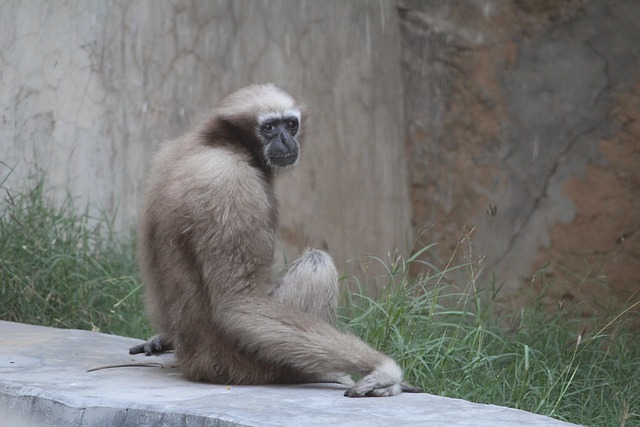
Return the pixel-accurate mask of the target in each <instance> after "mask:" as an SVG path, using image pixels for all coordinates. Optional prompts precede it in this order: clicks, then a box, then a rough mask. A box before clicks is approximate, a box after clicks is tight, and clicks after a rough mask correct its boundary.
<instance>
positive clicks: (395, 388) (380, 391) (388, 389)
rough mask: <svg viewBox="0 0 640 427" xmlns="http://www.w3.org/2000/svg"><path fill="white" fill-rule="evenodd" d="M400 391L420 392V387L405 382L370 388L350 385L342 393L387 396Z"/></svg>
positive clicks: (347, 395) (347, 394)
mask: <svg viewBox="0 0 640 427" xmlns="http://www.w3.org/2000/svg"><path fill="white" fill-rule="evenodd" d="M400 393H422V389H421V388H420V387H414V386H412V385H410V384H407V383H402V384H392V385H390V386H382V387H379V388H373V389H371V388H370V389H368V390H365V389H362V388H359V387H352V388H350V389H349V390H347V391H345V392H344V395H345V397H387V396H396V395H398V394H400Z"/></svg>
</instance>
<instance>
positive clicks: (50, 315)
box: [0, 174, 150, 337]
mask: <svg viewBox="0 0 640 427" xmlns="http://www.w3.org/2000/svg"><path fill="white" fill-rule="evenodd" d="M44 182H45V181H44V177H43V175H42V174H39V175H37V176H34V177H32V178H31V179H30V185H29V187H28V188H27V189H25V190H22V191H11V190H9V189H7V188H4V187H0V190H1V191H2V193H4V194H3V196H4V200H3V201H2V202H0V301H1V303H0V319H2V320H8V321H14V322H22V323H31V324H38V325H44V326H55V327H60V328H76V329H88V330H94V331H102V332H106V333H113V334H118V335H125V336H136V337H145V336H148V334H149V333H150V327H149V325H148V323H147V321H146V319H145V317H144V309H143V303H142V299H141V292H140V288H141V285H140V280H139V278H138V275H137V272H136V266H135V257H134V252H135V251H134V245H133V243H132V240H129V241H126V242H122V241H119V240H117V239H116V238H115V237H114V236H113V234H112V233H111V232H110V227H109V224H108V223H107V222H106V221H104V220H100V219H96V218H92V217H91V216H90V215H89V214H88V212H87V211H86V210H84V211H78V209H76V208H75V206H74V205H73V201H72V199H71V198H69V197H67V199H66V200H64V201H63V203H61V204H60V206H56V205H55V204H54V203H53V202H51V201H50V200H48V199H47V197H45V187H44Z"/></svg>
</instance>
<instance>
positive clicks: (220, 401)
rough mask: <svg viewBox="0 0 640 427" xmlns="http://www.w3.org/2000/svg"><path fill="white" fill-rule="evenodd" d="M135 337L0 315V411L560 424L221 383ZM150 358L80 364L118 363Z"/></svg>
mask: <svg viewBox="0 0 640 427" xmlns="http://www.w3.org/2000/svg"><path fill="white" fill-rule="evenodd" d="M139 342H140V340H136V339H132V338H124V337H118V336H113V335H106V334H101V333H96V332H89V331H79V330H65V329H55V328H46V327H42V326H32V325H24V324H20V323H11V322H3V321H0V414H2V421H3V422H6V423H8V424H7V425H11V426H22V427H31V426H116V425H117V426H158V425H170V426H216V427H222V426H224V427H227V426H257V425H260V426H276V425H277V426H304V425H313V426H325V425H327V426H328V425H331V426H336V425H348V426H389V425H394V426H403V425H407V426H409V425H410V426H421V425H429V426H487V427H489V426H490V427H500V426H515V425H518V426H569V425H572V424H568V423H564V422H561V421H557V420H553V419H551V418H548V417H543V416H540V415H535V414H531V413H528V412H524V411H518V410H515V409H509V408H505V407H500V406H495V405H480V404H475V403H470V402H467V401H464V400H459V399H450V398H444V397H438V396H433V395H429V394H402V395H400V396H396V397H391V398H365V399H349V398H345V397H343V396H342V393H343V391H344V387H343V386H339V385H331V384H304V385H292V386H229V387H228V386H220V385H212V384H201V383H194V382H190V381H187V380H185V379H184V378H182V376H181V375H180V373H179V372H178V371H177V369H176V368H175V366H174V359H173V356H172V355H170V354H169V355H162V356H153V357H146V356H144V355H136V356H131V355H129V354H128V353H127V350H128V348H129V347H130V346H132V345H133V344H137V343H139ZM142 363H147V364H158V365H154V366H149V367H140V366H136V367H120V368H109V369H101V370H97V371H92V372H87V370H89V369H93V368H99V367H104V366H111V365H123V364H142Z"/></svg>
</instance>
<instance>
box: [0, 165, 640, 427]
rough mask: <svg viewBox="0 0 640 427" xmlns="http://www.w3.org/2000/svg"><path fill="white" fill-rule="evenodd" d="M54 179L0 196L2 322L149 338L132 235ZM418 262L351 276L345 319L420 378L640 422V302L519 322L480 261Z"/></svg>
mask: <svg viewBox="0 0 640 427" xmlns="http://www.w3.org/2000/svg"><path fill="white" fill-rule="evenodd" d="M44 182H45V181H44V179H43V178H41V177H37V178H35V179H33V180H31V185H30V186H29V187H27V188H26V189H25V190H19V191H11V190H8V189H5V188H2V192H3V196H4V200H3V201H0V319H3V320H10V321H17V322H24V323H32V324H40V325H47V326H55V327H62V328H80V329H88V330H100V331H103V332H108V333H113V334H119V335H126V336H135V337H140V338H144V337H147V336H149V335H150V334H151V329H150V327H149V325H148V323H147V320H146V318H145V315H144V309H143V304H142V292H141V286H140V280H139V278H138V276H137V272H136V267H135V262H134V248H133V246H134V245H133V243H132V240H133V239H124V240H119V239H117V238H115V237H114V236H113V234H112V233H111V232H110V227H109V224H108V221H105V220H102V219H100V218H92V217H91V216H90V215H89V214H87V212H86V211H83V210H78V209H77V208H76V207H75V206H74V204H73V203H72V202H71V199H70V198H68V199H67V200H66V201H64V202H63V203H62V204H58V205H54V204H53V203H51V202H49V201H48V198H47V197H46V192H45V184H44ZM56 206H58V207H56ZM430 249H431V248H430V247H426V248H424V249H423V250H422V251H420V252H426V251H429V250H430ZM418 255H420V253H418V254H416V255H415V256H413V257H411V258H409V259H403V258H401V257H395V258H394V259H392V260H391V261H389V262H382V261H380V260H377V261H380V263H381V265H382V266H383V267H384V268H385V269H386V274H384V275H383V280H385V281H386V282H387V284H386V286H385V288H384V291H383V292H382V296H381V297H376V298H372V297H369V296H367V295H368V294H367V293H366V292H363V291H362V289H366V288H367V280H369V279H367V278H357V277H348V278H345V280H344V285H345V288H349V289H351V290H355V292H353V293H347V292H345V300H344V304H343V306H342V308H341V316H340V321H341V324H342V325H343V327H344V328H346V329H349V330H351V331H353V332H354V333H356V334H357V335H359V336H361V337H362V338H363V339H365V340H366V341H368V342H370V343H372V344H373V345H375V346H376V347H377V348H380V349H381V350H383V351H384V352H386V353H388V354H391V355H393V356H394V357H395V358H396V360H398V362H399V363H400V364H401V366H402V367H403V368H404V370H405V372H406V374H407V379H408V380H409V381H410V382H412V383H413V384H415V385H419V386H421V387H422V388H423V389H424V390H425V391H427V392H429V393H433V394H438V395H441V396H449V397H456V398H463V399H467V400H470V401H474V402H480V403H492V404H496V405H505V406H509V407H513V408H519V409H523V410H527V411H531V412H535V413H539V414H544V415H550V416H552V417H555V418H559V419H562V420H567V421H571V422H574V423H580V424H585V425H589V426H631V425H640V387H639V386H638V384H640V339H639V336H638V330H637V328H636V329H634V328H633V327H631V326H630V325H631V323H632V322H636V325H637V321H638V314H637V313H638V311H637V308H638V307H637V306H636V307H635V309H634V310H629V309H628V307H627V308H618V309H617V310H612V311H608V312H604V313H603V314H602V315H600V316H594V317H593V318H591V319H588V320H585V319H584V318H580V317H577V316H575V315H572V314H571V313H573V311H571V310H568V309H567V307H564V309H562V310H560V309H558V308H556V309H551V310H550V309H549V308H548V307H543V306H542V304H541V303H532V304H531V305H529V306H525V307H523V308H521V309H519V310H518V311H517V312H514V310H513V309H509V308H508V306H506V305H505V304H502V303H500V302H499V301H498V296H499V295H500V292H499V291H498V290H496V289H495V288H494V287H493V286H491V284H489V285H488V286H481V284H480V283H478V278H477V273H476V271H475V266H474V265H473V264H468V265H451V263H450V264H449V265H447V266H445V267H444V268H443V269H441V270H439V269H438V268H436V267H434V266H432V265H426V264H425V265H424V267H425V271H429V272H430V273H429V274H425V275H424V276H421V277H419V278H417V279H412V278H410V275H409V269H410V266H411V264H413V263H421V261H419V260H418ZM373 261H375V260H373ZM455 273H458V274H459V275H460V274H462V275H466V277H467V278H466V280H463V283H464V286H462V288H460V289H458V290H456V288H455V286H452V284H450V283H449V282H448V281H447V280H448V278H449V277H450V276H453V275H455ZM480 289H486V290H484V291H481V290H480ZM636 301H637V299H636ZM636 304H637V302H636Z"/></svg>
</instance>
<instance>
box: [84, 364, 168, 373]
mask: <svg viewBox="0 0 640 427" xmlns="http://www.w3.org/2000/svg"><path fill="white" fill-rule="evenodd" d="M113 368H164V365H163V364H162V363H157V362H153V363H125V364H123V365H107V366H99V367H97V368H92V369H87V372H93V371H100V370H102V369H113Z"/></svg>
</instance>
